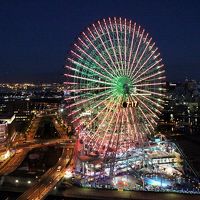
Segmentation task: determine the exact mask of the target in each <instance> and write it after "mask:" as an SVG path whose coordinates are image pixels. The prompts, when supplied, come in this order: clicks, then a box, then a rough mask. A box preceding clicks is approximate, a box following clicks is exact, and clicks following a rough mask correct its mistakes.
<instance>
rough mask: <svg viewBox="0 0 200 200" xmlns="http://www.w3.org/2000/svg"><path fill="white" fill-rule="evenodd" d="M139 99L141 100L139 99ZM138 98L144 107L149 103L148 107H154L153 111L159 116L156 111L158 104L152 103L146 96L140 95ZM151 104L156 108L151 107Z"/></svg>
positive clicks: (158, 111)
mask: <svg viewBox="0 0 200 200" xmlns="http://www.w3.org/2000/svg"><path fill="white" fill-rule="evenodd" d="M140 97H141V98H140ZM140 97H139V96H138V98H139V99H140V100H141V101H143V102H144V104H145V105H147V104H148V103H150V105H149V107H154V110H155V111H156V113H158V114H161V112H160V110H158V109H157V108H158V107H160V104H158V103H155V102H153V101H152V100H150V99H148V98H147V97H146V96H142V95H141V96H140ZM146 101H147V102H148V103H145V102H146ZM152 104H153V105H155V106H156V107H155V106H153V105H152Z"/></svg>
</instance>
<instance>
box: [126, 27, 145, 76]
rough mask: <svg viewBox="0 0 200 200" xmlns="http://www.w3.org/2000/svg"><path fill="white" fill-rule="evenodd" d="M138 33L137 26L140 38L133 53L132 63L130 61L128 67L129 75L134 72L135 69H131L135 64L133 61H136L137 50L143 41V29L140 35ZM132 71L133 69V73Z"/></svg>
mask: <svg viewBox="0 0 200 200" xmlns="http://www.w3.org/2000/svg"><path fill="white" fill-rule="evenodd" d="M139 32H140V26H139V29H138V36H140V40H139V43H138V45H137V48H136V51H135V54H134V57H133V61H132V63H131V66H130V71H129V75H131V74H133V73H134V71H135V67H134V68H133V66H134V64H135V59H136V56H137V55H138V50H139V48H140V45H141V41H142V39H143V35H144V29H143V31H142V34H141V35H140V33H139ZM138 36H137V37H138ZM132 69H133V71H132Z"/></svg>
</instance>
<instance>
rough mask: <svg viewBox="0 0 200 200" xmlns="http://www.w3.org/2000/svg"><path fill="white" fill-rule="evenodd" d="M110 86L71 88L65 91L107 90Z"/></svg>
mask: <svg viewBox="0 0 200 200" xmlns="http://www.w3.org/2000/svg"><path fill="white" fill-rule="evenodd" d="M110 88H112V87H94V88H77V89H71V90H67V91H68V92H83V91H95V90H107V89H110Z"/></svg>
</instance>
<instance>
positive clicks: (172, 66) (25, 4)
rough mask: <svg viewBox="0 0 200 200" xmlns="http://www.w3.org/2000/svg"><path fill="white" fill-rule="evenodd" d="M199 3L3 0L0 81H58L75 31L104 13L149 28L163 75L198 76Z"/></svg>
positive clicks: (178, 78) (176, 77)
mask: <svg viewBox="0 0 200 200" xmlns="http://www.w3.org/2000/svg"><path fill="white" fill-rule="evenodd" d="M199 8H200V4H199V2H198V1H193V2H192V3H191V2H188V1H181V4H180V3H179V1H173V2H172V1H170V2H169V1H162V2H159V1H152V2H151V3H149V2H147V1H140V2H135V1H126V2H125V3H124V2H122V1H115V3H113V1H101V2H100V1H99V2H92V1H84V2H81V1H56V2H55V1H42V2H40V1H23V0H22V1H18V2H14V1H13V2H12V1H11V2H7V1H3V2H1V6H0V16H1V18H0V23H1V25H2V29H1V30H0V43H1V48H0V68H1V75H0V80H1V82H23V81H26V82H53V81H54V82H55V81H56V82H58V81H61V82H62V80H64V78H63V74H64V72H65V70H64V65H65V58H66V57H67V51H69V49H70V48H71V44H72V43H73V42H72V41H74V40H75V37H76V35H77V34H78V33H79V32H81V31H84V28H85V27H87V26H88V24H91V23H93V22H95V21H96V20H98V19H101V18H103V17H107V16H122V17H126V18H127V19H132V20H133V21H135V22H136V23H137V24H139V25H141V26H142V27H144V28H145V30H146V31H147V32H149V34H150V36H151V37H153V38H154V40H155V42H156V45H157V46H158V47H159V51H160V52H161V55H162V57H163V62H164V64H165V66H166V72H167V80H172V81H181V80H184V79H185V78H188V79H197V80H198V77H199V75H200V74H199V71H198V70H197V69H198V66H199V64H200V61H199V52H200V47H199V46H198V43H199V42H200V41H198V40H199V38H198V35H199V33H200V28H199V27H200V26H199V23H200V16H199V13H198V10H199Z"/></svg>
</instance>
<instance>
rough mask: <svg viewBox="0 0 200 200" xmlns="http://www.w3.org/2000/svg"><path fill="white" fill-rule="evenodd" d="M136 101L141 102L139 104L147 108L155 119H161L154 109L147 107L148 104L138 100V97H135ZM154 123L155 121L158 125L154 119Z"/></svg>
mask: <svg viewBox="0 0 200 200" xmlns="http://www.w3.org/2000/svg"><path fill="white" fill-rule="evenodd" d="M135 99H136V100H137V101H139V103H141V104H142V105H143V107H145V108H146V109H147V110H148V111H149V112H150V113H151V115H153V116H154V117H155V118H157V119H158V118H159V117H158V116H157V114H156V113H155V112H154V111H152V109H150V108H149V106H147V104H145V103H144V102H143V101H142V100H141V99H140V98H138V97H136V96H135ZM153 121H154V123H155V124H156V122H155V120H154V119H153Z"/></svg>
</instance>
